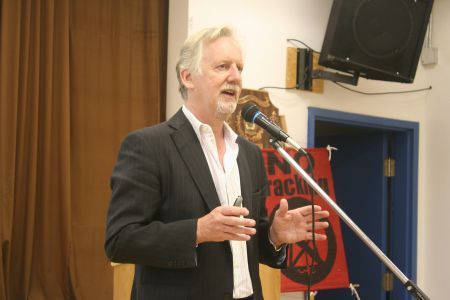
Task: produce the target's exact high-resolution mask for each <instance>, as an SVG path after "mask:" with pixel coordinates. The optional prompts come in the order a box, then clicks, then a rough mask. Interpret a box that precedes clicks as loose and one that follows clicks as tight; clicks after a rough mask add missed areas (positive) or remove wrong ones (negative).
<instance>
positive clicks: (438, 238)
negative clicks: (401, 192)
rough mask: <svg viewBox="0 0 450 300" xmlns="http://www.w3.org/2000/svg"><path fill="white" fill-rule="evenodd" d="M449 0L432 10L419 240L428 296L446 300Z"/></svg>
mask: <svg viewBox="0 0 450 300" xmlns="http://www.w3.org/2000/svg"><path fill="white" fill-rule="evenodd" d="M449 13H450V1H448V0H437V1H436V2H435V5H434V9H433V23H434V30H433V46H434V47H437V48H438V50H439V63H438V65H437V66H436V67H435V68H434V69H433V70H432V71H430V74H431V76H430V77H431V82H432V83H433V92H432V93H431V95H430V97H429V99H428V100H427V102H426V105H425V112H426V115H425V116H426V130H425V134H426V140H425V148H426V157H425V161H426V168H425V172H424V173H425V174H426V176H425V183H424V185H425V191H426V192H425V193H424V198H422V202H423V207H424V209H425V218H424V220H423V221H424V225H423V226H421V230H422V231H421V234H422V235H423V236H424V237H425V238H424V239H423V242H424V243H425V245H424V253H423V255H424V257H423V259H422V260H423V265H422V270H423V271H424V272H423V280H424V282H425V285H426V288H427V290H429V291H430V296H431V298H432V299H449V297H450V296H449V295H450V285H449V283H448V280H446V279H447V278H448V274H449V270H450V258H449V253H450V241H449V233H450V222H449V219H450V218H449V217H448V212H449V210H450V196H449V193H448V191H447V187H449V183H450V175H449V170H450V157H449V150H450V120H449V119H450V117H449V110H450V93H449V87H450V33H449V30H450V19H449V17H448V16H449Z"/></svg>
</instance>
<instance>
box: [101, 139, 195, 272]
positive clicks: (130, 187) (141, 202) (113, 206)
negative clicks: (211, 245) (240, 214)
mask: <svg viewBox="0 0 450 300" xmlns="http://www.w3.org/2000/svg"><path fill="white" fill-rule="evenodd" d="M156 144H157V143H152V140H151V139H149V137H148V136H145V137H144V136H143V134H142V132H140V131H137V132H134V133H132V134H130V135H129V136H128V137H127V138H126V139H125V140H124V141H123V143H122V146H121V149H120V151H119V156H118V160H117V163H116V166H115V168H114V170H113V174H112V177H111V189H112V195H111V201H110V206H109V210H108V214H107V224H106V239H105V250H106V254H107V256H108V258H109V259H110V260H111V261H114V262H122V263H134V264H141V265H149V266H154V267H162V268H187V267H193V266H196V261H197V258H196V245H195V241H196V230H197V219H186V220H177V221H173V222H169V223H164V222H161V221H159V220H158V218H157V215H158V211H159V209H160V208H161V205H162V204H163V199H162V195H161V174H160V173H161V172H160V170H159V168H160V166H159V164H158V163H157V160H158V155H157V153H158V150H157V149H156V147H157V146H155V145H156Z"/></svg>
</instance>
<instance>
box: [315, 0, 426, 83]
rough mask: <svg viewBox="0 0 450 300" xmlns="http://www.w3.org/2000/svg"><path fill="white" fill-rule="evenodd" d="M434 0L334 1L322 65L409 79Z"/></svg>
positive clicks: (372, 75)
mask: <svg viewBox="0 0 450 300" xmlns="http://www.w3.org/2000/svg"><path fill="white" fill-rule="evenodd" d="M432 6H433V0H334V2H333V7H332V8H331V13H330V18H329V20H328V26H327V31H326V33H325V38H324V42H323V45H322V51H321V54H320V58H319V64H320V65H322V66H325V67H329V68H333V69H335V70H339V71H344V72H348V73H358V74H360V76H361V77H366V78H369V79H378V80H386V81H398V82H407V83H411V82H413V80H414V77H415V73H416V69H417V64H418V61H419V58H420V53H421V51H422V45H423V40H424V38H425V33H426V29H427V25H428V21H429V19H430V13H431V8H432Z"/></svg>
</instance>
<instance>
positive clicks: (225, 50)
mask: <svg viewBox="0 0 450 300" xmlns="http://www.w3.org/2000/svg"><path fill="white" fill-rule="evenodd" d="M203 52H204V53H203V54H204V55H203V58H206V59H208V58H209V59H222V60H232V61H236V62H239V63H241V64H242V63H243V58H242V50H241V47H240V45H239V43H238V42H237V41H236V40H234V39H233V38H231V37H220V38H218V39H216V40H214V41H211V42H209V43H207V44H205V45H204V47H203Z"/></svg>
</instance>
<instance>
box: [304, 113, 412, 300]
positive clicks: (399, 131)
mask: <svg viewBox="0 0 450 300" xmlns="http://www.w3.org/2000/svg"><path fill="white" fill-rule="evenodd" d="M316 121H323V122H329V123H336V124H343V125H351V126H357V127H365V128H371V129H379V130H385V131H388V132H392V133H394V134H396V135H397V136H398V137H399V138H398V139H397V141H398V143H401V147H400V148H401V149H402V150H401V151H402V155H401V161H400V163H399V164H397V169H398V172H397V173H399V174H404V176H402V178H401V179H400V180H399V182H398V185H400V188H398V187H397V188H394V193H395V191H397V193H400V194H401V195H402V197H401V198H402V199H404V200H403V202H402V203H401V204H400V205H401V206H402V211H403V212H402V214H401V215H400V217H399V219H400V220H397V222H395V224H394V228H393V229H392V230H393V231H394V234H401V235H402V238H403V241H402V244H403V246H404V247H402V249H401V251H400V252H399V251H398V250H397V252H396V253H394V254H393V256H394V257H391V259H392V260H393V261H398V262H396V264H397V266H398V267H399V268H400V269H401V271H402V272H403V273H404V274H405V275H406V276H407V277H408V278H409V279H411V280H413V281H416V270H417V183H418V140H419V124H418V123H417V122H409V121H401V120H394V119H387V118H380V117H373V116H367V115H360V114H353V113H347V112H339V111H333V110H326V109H320V108H314V107H310V108H308V147H314V146H315V136H316ZM397 225H398V226H397ZM395 226H397V227H395ZM397 248H398V247H397ZM396 288H397V287H396ZM398 288H402V287H398ZM404 295H405V298H404V299H405V300H406V299H409V295H407V294H404Z"/></svg>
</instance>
